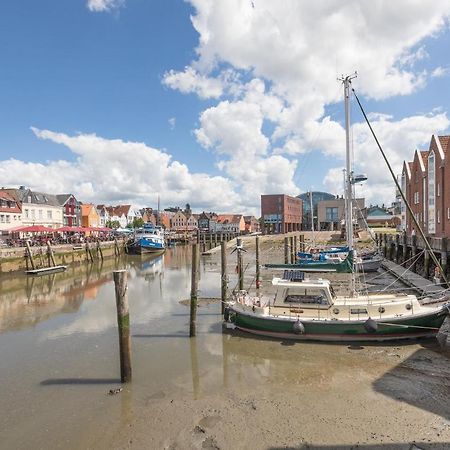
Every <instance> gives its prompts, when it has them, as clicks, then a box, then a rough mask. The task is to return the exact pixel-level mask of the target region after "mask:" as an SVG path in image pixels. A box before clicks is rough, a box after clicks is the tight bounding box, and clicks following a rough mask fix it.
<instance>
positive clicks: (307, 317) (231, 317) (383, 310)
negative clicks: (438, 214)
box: [224, 75, 450, 341]
mask: <svg viewBox="0 0 450 450" xmlns="http://www.w3.org/2000/svg"><path fill="white" fill-rule="evenodd" d="M354 76H356V75H352V76H347V77H345V78H343V79H342V82H343V85H344V99H345V130H346V165H347V171H346V230H347V242H348V246H349V257H350V258H352V257H353V254H354V248H353V218H352V173H353V172H352V170H351V152H350V137H349V136H350V133H349V132H350V104H349V101H350V85H351V80H352V79H353V78H354ZM306 275H307V274H305V273H304V270H301V271H300V270H285V272H284V274H283V277H276V278H274V279H273V281H272V284H273V285H274V286H275V287H276V293H275V295H274V296H267V295H256V296H251V295H250V294H249V293H248V292H247V291H244V290H240V291H237V292H236V293H235V295H234V296H233V297H232V299H231V300H230V301H229V302H228V304H227V307H226V310H225V313H224V319H225V320H226V321H227V322H230V323H232V324H234V326H235V327H237V328H238V329H241V330H243V331H246V332H249V333H254V334H257V335H264V336H270V337H277V338H282V339H295V340H321V341H387V340H398V339H411V338H419V337H432V336H436V335H437V333H438V332H439V329H440V327H441V325H442V323H443V322H444V320H445V318H446V316H447V315H448V314H449V312H450V297H449V296H448V295H447V294H446V293H445V292H446V291H444V294H443V295H442V297H441V298H439V299H433V301H432V302H431V301H430V302H419V299H418V298H417V297H416V296H415V295H411V294H406V293H402V292H397V293H368V292H366V293H358V292H356V289H355V275H354V273H353V272H352V275H351V282H350V289H349V293H348V294H347V295H336V294H335V292H334V290H333V287H332V285H331V283H330V281H329V280H326V279H321V278H319V279H309V278H306Z"/></svg>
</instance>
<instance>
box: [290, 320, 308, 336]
mask: <svg viewBox="0 0 450 450" xmlns="http://www.w3.org/2000/svg"><path fill="white" fill-rule="evenodd" d="M292 329H293V331H294V333H295V334H305V325H303V324H302V323H301V322H300V320H297V321H295V322H294V324H293V325H292Z"/></svg>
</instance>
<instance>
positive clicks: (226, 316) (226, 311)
mask: <svg viewBox="0 0 450 450" xmlns="http://www.w3.org/2000/svg"><path fill="white" fill-rule="evenodd" d="M223 320H225V322H228V321H229V320H230V308H225V309H224V310H223Z"/></svg>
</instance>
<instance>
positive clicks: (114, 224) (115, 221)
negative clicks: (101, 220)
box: [106, 220, 120, 230]
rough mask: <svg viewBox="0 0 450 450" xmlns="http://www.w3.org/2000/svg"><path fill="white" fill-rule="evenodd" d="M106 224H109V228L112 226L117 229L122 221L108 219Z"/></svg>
mask: <svg viewBox="0 0 450 450" xmlns="http://www.w3.org/2000/svg"><path fill="white" fill-rule="evenodd" d="M106 226H107V227H108V228H112V229H114V230H116V229H117V228H119V227H120V223H119V221H118V220H108V221H107V222H106Z"/></svg>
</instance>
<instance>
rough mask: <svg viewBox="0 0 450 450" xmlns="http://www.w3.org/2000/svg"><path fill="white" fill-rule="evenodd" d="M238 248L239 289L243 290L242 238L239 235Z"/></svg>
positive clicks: (237, 239)
mask: <svg viewBox="0 0 450 450" xmlns="http://www.w3.org/2000/svg"><path fill="white" fill-rule="evenodd" d="M236 248H237V251H236V253H237V271H238V280H239V290H240V291H242V290H243V289H244V267H243V263H242V239H241V238H239V237H238V238H236Z"/></svg>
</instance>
